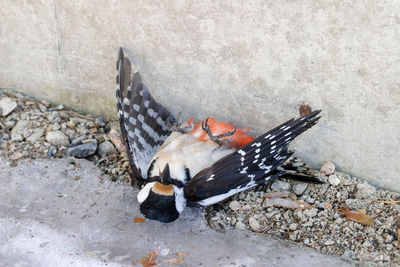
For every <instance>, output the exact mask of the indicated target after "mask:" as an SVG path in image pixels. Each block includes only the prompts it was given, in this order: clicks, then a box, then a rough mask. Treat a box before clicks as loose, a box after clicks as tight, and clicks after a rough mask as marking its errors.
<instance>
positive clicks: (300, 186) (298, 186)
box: [292, 183, 308, 196]
mask: <svg viewBox="0 0 400 267" xmlns="http://www.w3.org/2000/svg"><path fill="white" fill-rule="evenodd" d="M307 187H308V184H307V183H295V184H293V186H292V190H293V192H294V193H295V194H296V195H297V196H301V195H303V194H304V192H305V191H306V189H307Z"/></svg>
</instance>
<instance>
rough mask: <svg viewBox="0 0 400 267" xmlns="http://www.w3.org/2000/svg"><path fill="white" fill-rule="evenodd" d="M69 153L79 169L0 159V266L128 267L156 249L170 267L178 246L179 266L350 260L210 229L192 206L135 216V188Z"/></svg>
mask: <svg viewBox="0 0 400 267" xmlns="http://www.w3.org/2000/svg"><path fill="white" fill-rule="evenodd" d="M74 160H75V161H76V162H78V163H79V164H80V165H81V167H80V168H78V169H71V168H70V166H71V165H70V164H69V161H70V160H69V159H60V160H43V161H25V162H19V165H18V166H17V167H15V168H11V167H10V166H7V165H6V164H5V162H4V161H0V187H1V188H2V193H1V194H0V265H1V266H105V265H107V266H132V265H131V262H135V261H136V260H137V259H139V258H140V257H143V256H145V255H146V253H147V252H148V251H150V250H153V249H154V248H157V250H158V253H159V257H158V259H157V261H156V262H157V266H171V265H168V264H166V263H163V261H165V260H168V259H171V258H176V257H177V256H176V253H177V252H180V253H183V252H187V253H188V254H187V256H185V259H184V261H183V262H182V263H180V265H179V266H347V265H348V266H350V264H348V263H346V262H343V261H341V260H340V259H339V258H335V257H332V256H327V255H321V254H318V253H317V252H315V251H313V250H311V249H306V248H302V247H298V246H296V245H294V244H291V243H287V242H282V241H277V240H274V239H271V238H269V237H267V236H262V235H256V234H253V233H250V232H246V231H229V232H227V233H220V232H215V231H213V230H211V229H209V228H208V227H207V226H206V225H205V223H204V218H203V214H202V212H201V210H200V209H198V208H188V209H186V210H185V212H184V213H183V214H182V216H181V217H180V218H179V220H177V221H176V222H174V223H171V224H162V223H158V222H152V221H146V222H144V223H134V222H133V218H134V216H140V214H139V210H138V203H137V201H136V193H137V192H136V190H135V189H133V188H131V187H129V186H122V185H117V184H115V183H111V182H109V179H107V178H106V177H102V176H101V175H100V171H99V169H98V168H97V167H95V166H94V165H93V164H92V163H90V162H89V161H86V160H79V159H74ZM77 177H78V178H77ZM137 265H139V266H140V264H139V263H138V264H137Z"/></svg>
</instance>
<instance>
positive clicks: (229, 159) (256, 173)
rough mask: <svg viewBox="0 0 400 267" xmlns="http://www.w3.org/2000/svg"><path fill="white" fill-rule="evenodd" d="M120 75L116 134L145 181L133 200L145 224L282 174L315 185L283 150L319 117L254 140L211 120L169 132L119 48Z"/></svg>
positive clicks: (167, 118) (164, 115)
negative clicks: (149, 220)
mask: <svg viewBox="0 0 400 267" xmlns="http://www.w3.org/2000/svg"><path fill="white" fill-rule="evenodd" d="M117 71H118V74H117V91H116V95H117V109H118V115H119V118H120V125H121V133H122V137H123V140H124V142H125V144H126V147H127V152H128V156H129V160H130V163H131V170H132V176H133V178H134V179H135V178H138V179H143V180H144V181H145V182H146V184H145V186H144V187H143V188H142V189H141V190H140V192H139V194H138V201H139V202H140V210H141V212H142V213H143V214H144V215H145V216H146V217H147V218H150V219H155V220H158V221H161V222H171V221H174V220H176V219H177V218H178V217H179V214H180V213H181V212H182V211H183V209H184V208H185V206H186V202H196V203H199V204H201V205H205V206H206V205H210V204H214V203H216V202H219V201H221V200H223V199H225V198H227V197H229V196H231V195H233V194H236V193H238V192H241V191H244V190H247V189H249V188H252V187H255V186H257V185H259V184H262V183H265V182H266V181H269V180H271V179H274V178H277V177H281V176H290V177H292V178H296V179H302V180H306V181H311V182H319V180H318V179H317V178H316V177H314V176H312V175H311V176H310V175H309V173H308V171H309V170H310V168H309V167H308V166H306V165H305V164H304V163H302V162H299V161H298V160H297V159H296V158H293V157H292V158H291V156H292V154H293V152H291V151H289V150H288V146H289V143H290V142H291V141H292V140H293V139H294V138H296V137H297V136H298V135H300V134H301V133H303V132H304V131H306V130H307V129H309V128H310V127H312V126H313V125H315V124H316V123H317V121H318V119H319V117H317V115H318V113H319V111H314V112H311V113H310V114H308V115H306V116H303V117H301V118H298V119H296V120H295V119H291V120H289V121H287V122H285V123H283V124H281V125H279V126H277V127H275V128H274V129H272V130H270V131H268V132H267V133H265V134H263V135H261V136H259V137H257V138H254V137H252V136H251V135H249V134H248V133H247V131H246V130H245V129H239V128H236V127H235V126H234V125H233V124H232V123H226V122H220V121H216V120H215V119H214V118H212V117H210V118H207V119H206V120H204V121H200V122H194V121H193V119H190V120H188V121H187V122H185V123H183V124H181V125H179V127H172V125H171V124H172V123H174V122H175V119H174V117H173V116H172V115H171V113H170V112H169V111H168V110H166V109H165V108H164V107H163V106H162V105H160V104H159V103H157V102H156V101H155V100H154V99H153V97H152V96H151V94H150V92H149V91H148V90H147V88H146V87H145V85H144V84H143V82H142V80H141V77H140V75H139V73H137V72H136V73H134V74H133V76H132V78H131V79H130V75H131V64H130V61H129V60H128V58H127V57H126V56H125V55H124V51H123V49H122V48H121V49H120V51H119V57H118V60H117ZM175 123H176V122H175Z"/></svg>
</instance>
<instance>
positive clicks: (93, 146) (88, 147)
mask: <svg viewBox="0 0 400 267" xmlns="http://www.w3.org/2000/svg"><path fill="white" fill-rule="evenodd" d="M96 150H97V141H96V142H90V143H87V144H82V145H79V146H73V147H70V148H68V149H67V155H68V156H73V157H76V158H85V157H88V156H91V155H93V154H94V153H96Z"/></svg>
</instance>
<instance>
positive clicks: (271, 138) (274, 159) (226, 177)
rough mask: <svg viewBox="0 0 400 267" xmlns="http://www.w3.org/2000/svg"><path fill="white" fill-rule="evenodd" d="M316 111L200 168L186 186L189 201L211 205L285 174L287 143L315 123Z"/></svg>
mask: <svg viewBox="0 0 400 267" xmlns="http://www.w3.org/2000/svg"><path fill="white" fill-rule="evenodd" d="M319 113H320V111H319V110H317V111H314V112H312V113H310V114H309V115H307V116H304V117H301V118H298V119H296V120H295V119H291V120H289V121H287V122H285V123H283V124H281V125H279V126H278V127H276V128H274V129H272V130H271V131H269V132H267V133H265V134H263V135H261V136H260V137H258V138H256V139H254V140H253V141H252V142H250V143H248V144H247V145H245V146H243V147H242V148H241V149H239V150H237V151H235V152H233V153H231V154H229V155H227V156H225V157H224V158H222V159H220V160H218V161H217V162H215V163H214V164H213V165H211V167H209V168H207V169H204V170H202V171H201V172H199V173H198V174H197V175H196V176H195V177H193V178H192V179H191V180H190V181H189V183H188V184H187V185H186V186H185V189H184V194H185V198H186V199H187V200H188V201H196V202H199V203H200V204H201V205H211V204H214V203H216V202H219V201H221V200H223V199H225V198H227V197H229V196H231V195H233V194H236V193H238V192H241V191H244V190H247V189H249V188H251V187H254V186H256V185H258V184H261V183H264V182H266V181H268V180H269V179H271V178H274V177H278V176H282V175H284V174H285V173H284V172H283V171H279V170H277V168H278V167H279V166H280V165H282V163H284V162H285V161H286V160H287V159H288V158H289V157H290V156H291V155H292V154H293V152H290V151H288V146H289V143H290V142H291V141H292V140H293V139H294V138H296V137H297V136H298V135H300V134H301V133H303V132H304V131H306V130H307V129H309V128H310V127H312V126H313V125H315V124H316V123H317V122H318V119H319V118H320V117H317V115H318V114H319Z"/></svg>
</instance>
